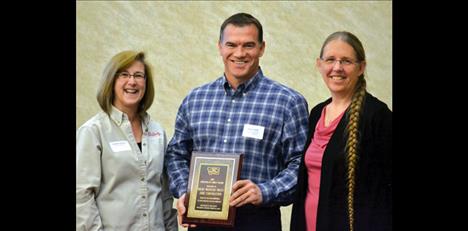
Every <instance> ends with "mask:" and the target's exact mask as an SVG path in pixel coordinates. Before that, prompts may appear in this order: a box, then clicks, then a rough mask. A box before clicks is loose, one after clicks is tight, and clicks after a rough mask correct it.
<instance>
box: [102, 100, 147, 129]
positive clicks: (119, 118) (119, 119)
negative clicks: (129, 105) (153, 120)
mask: <svg viewBox="0 0 468 231" xmlns="http://www.w3.org/2000/svg"><path fill="white" fill-rule="evenodd" d="M110 117H111V119H112V120H113V121H114V122H115V123H116V124H118V125H119V126H120V125H121V124H122V123H123V122H124V121H125V120H128V116H127V114H125V113H123V112H122V111H120V110H119V109H117V108H116V107H115V106H114V105H112V108H111V112H110ZM149 120H150V117H149V114H148V113H146V112H145V113H144V116H143V119H142V123H143V125H144V126H145V127H146V126H147V125H148V122H149Z"/></svg>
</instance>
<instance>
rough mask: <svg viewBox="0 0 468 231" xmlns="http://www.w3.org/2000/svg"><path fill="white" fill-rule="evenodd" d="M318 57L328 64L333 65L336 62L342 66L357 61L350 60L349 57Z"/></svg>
mask: <svg viewBox="0 0 468 231" xmlns="http://www.w3.org/2000/svg"><path fill="white" fill-rule="evenodd" d="M320 59H321V60H322V61H323V62H324V63H325V64H326V65H328V66H334V65H335V63H336V62H338V63H339V64H340V65H342V66H344V67H346V66H351V65H353V64H357V63H359V62H357V61H351V60H349V59H341V60H339V59H334V58H326V59H322V58H320Z"/></svg>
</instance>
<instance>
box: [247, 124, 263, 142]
mask: <svg viewBox="0 0 468 231" xmlns="http://www.w3.org/2000/svg"><path fill="white" fill-rule="evenodd" d="M264 131H265V127H262V126H257V125H252V124H244V130H243V131H242V136H244V137H249V138H254V139H259V140H261V139H263V132H264Z"/></svg>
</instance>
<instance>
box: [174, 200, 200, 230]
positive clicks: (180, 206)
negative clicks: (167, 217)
mask: <svg viewBox="0 0 468 231" xmlns="http://www.w3.org/2000/svg"><path fill="white" fill-rule="evenodd" d="M176 206H177V219H178V220H179V225H181V226H182V227H184V228H188V227H190V228H195V227H197V225H195V224H186V223H185V224H182V215H184V214H185V213H186V212H187V209H186V208H185V193H184V194H183V195H182V196H180V197H179V200H178V201H177V205H176Z"/></svg>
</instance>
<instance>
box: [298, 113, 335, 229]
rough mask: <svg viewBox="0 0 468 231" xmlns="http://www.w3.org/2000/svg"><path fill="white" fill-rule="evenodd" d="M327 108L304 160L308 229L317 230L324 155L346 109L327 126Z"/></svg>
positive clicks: (318, 123)
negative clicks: (306, 181)
mask: <svg viewBox="0 0 468 231" xmlns="http://www.w3.org/2000/svg"><path fill="white" fill-rule="evenodd" d="M326 108H327V107H324V108H323V110H322V115H321V116H320V119H319V121H318V122H317V125H316V127H315V131H314V137H313V138H312V142H311V143H310V145H309V147H308V148H307V151H306V153H305V157H304V161H305V166H306V168H307V175H308V178H309V181H308V184H307V185H308V189H307V196H306V201H305V218H306V226H307V230H308V231H315V230H316V224H317V208H318V200H319V192H320V173H321V169H322V157H323V153H324V152H325V148H326V147H327V144H328V141H330V138H331V136H332V135H333V132H335V129H336V126H338V123H339V122H340V120H341V117H343V115H344V111H343V112H342V113H341V114H340V115H339V116H338V117H336V118H335V119H334V120H333V121H332V122H331V123H330V125H329V126H328V127H325V113H326Z"/></svg>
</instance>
